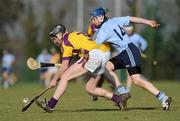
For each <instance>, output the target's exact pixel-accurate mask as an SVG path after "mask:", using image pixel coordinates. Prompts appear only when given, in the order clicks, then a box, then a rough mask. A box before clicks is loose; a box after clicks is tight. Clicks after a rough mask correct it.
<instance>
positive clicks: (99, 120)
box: [0, 81, 180, 121]
mask: <svg viewBox="0 0 180 121" xmlns="http://www.w3.org/2000/svg"><path fill="white" fill-rule="evenodd" d="M153 84H155V85H156V86H157V87H158V88H159V89H162V90H163V91H165V92H166V93H167V94H168V95H170V96H172V98H173V102H172V105H171V108H170V111H163V110H162V108H161V104H160V102H159V101H157V100H156V98H155V97H154V96H153V95H151V94H150V93H147V92H146V91H144V90H143V89H141V88H138V87H134V86H133V87H132V92H131V93H132V97H131V99H130V100H129V101H128V110H127V111H125V112H123V111H120V110H118V108H117V107H115V106H114V103H113V102H111V101H109V100H107V99H104V98H99V100H98V101H96V102H93V101H92V100H91V97H90V96H89V95H88V94H87V93H86V92H85V91H84V83H82V81H80V82H77V83H70V85H69V87H68V90H67V91H66V93H65V95H64V96H63V98H62V99H60V100H59V103H58V105H57V106H56V109H55V111H54V112H53V113H51V114H49V113H46V112H44V111H43V110H41V109H39V108H38V107H37V106H36V105H35V104H32V105H31V107H30V108H29V109H28V110H27V111H26V112H21V109H22V107H23V105H24V104H23V101H22V100H23V98H25V97H28V98H29V99H31V98H33V97H34V96H35V95H36V94H38V93H39V92H40V91H42V90H43V89H44V88H43V87H41V86H40V85H39V84H38V83H35V82H33V83H18V84H17V85H15V86H14V87H12V88H10V89H7V90H4V89H3V88H2V87H0V121H180V83H178V82H173V81H172V82H170V81H168V82H162V81H159V82H153ZM103 86H104V87H105V88H107V89H108V84H107V83H106V84H105V85H103ZM53 93H54V89H52V90H50V91H48V92H47V93H46V94H44V95H43V96H42V97H40V99H44V98H45V97H46V98H47V99H49V98H51V96H52V94H53Z"/></svg>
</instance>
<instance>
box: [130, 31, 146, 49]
mask: <svg viewBox="0 0 180 121" xmlns="http://www.w3.org/2000/svg"><path fill="white" fill-rule="evenodd" d="M129 38H130V39H131V40H132V42H133V43H134V44H135V45H136V46H137V47H138V48H139V49H140V50H141V51H145V49H146V48H147V42H146V40H145V39H144V38H143V37H142V36H141V35H139V34H137V33H134V34H132V35H130V36H129Z"/></svg>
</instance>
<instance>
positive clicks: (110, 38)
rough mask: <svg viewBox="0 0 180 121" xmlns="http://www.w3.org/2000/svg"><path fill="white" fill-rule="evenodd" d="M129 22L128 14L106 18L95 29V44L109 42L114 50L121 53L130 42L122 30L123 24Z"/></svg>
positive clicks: (125, 24)
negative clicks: (96, 29)
mask: <svg viewBox="0 0 180 121" xmlns="http://www.w3.org/2000/svg"><path fill="white" fill-rule="evenodd" d="M129 24H130V19H129V16H127V17H118V18H112V19H108V20H107V21H106V22H105V23H104V24H103V25H102V26H101V27H100V29H99V30H98V31H97V33H96V36H95V38H94V40H95V41H96V43H97V44H102V43H105V42H109V43H110V44H111V46H112V48H113V49H114V50H115V51H117V52H118V53H121V52H122V51H123V50H125V49H126V48H127V47H128V44H129V43H131V42H132V41H131V40H130V39H129V37H128V35H127V34H126V33H125V30H124V26H127V25H129Z"/></svg>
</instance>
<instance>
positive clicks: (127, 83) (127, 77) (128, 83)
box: [126, 70, 132, 92]
mask: <svg viewBox="0 0 180 121" xmlns="http://www.w3.org/2000/svg"><path fill="white" fill-rule="evenodd" d="M131 86H132V79H131V77H130V75H129V73H128V71H127V70H126V89H127V90H128V92H130V91H131Z"/></svg>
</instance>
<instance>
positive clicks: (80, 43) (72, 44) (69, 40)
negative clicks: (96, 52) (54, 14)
mask: <svg viewBox="0 0 180 121" xmlns="http://www.w3.org/2000/svg"><path fill="white" fill-rule="evenodd" d="M62 46H63V55H62V60H66V59H70V58H71V56H72V55H73V53H75V51H77V52H78V51H79V52H82V50H85V51H86V52H89V51H91V50H93V49H100V50H102V51H109V50H110V46H109V44H108V43H106V44H102V45H98V44H96V42H95V41H92V40H91V39H90V38H89V37H88V36H85V35H84V34H83V33H79V32H71V33H65V34H64V36H63V44H62Z"/></svg>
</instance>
